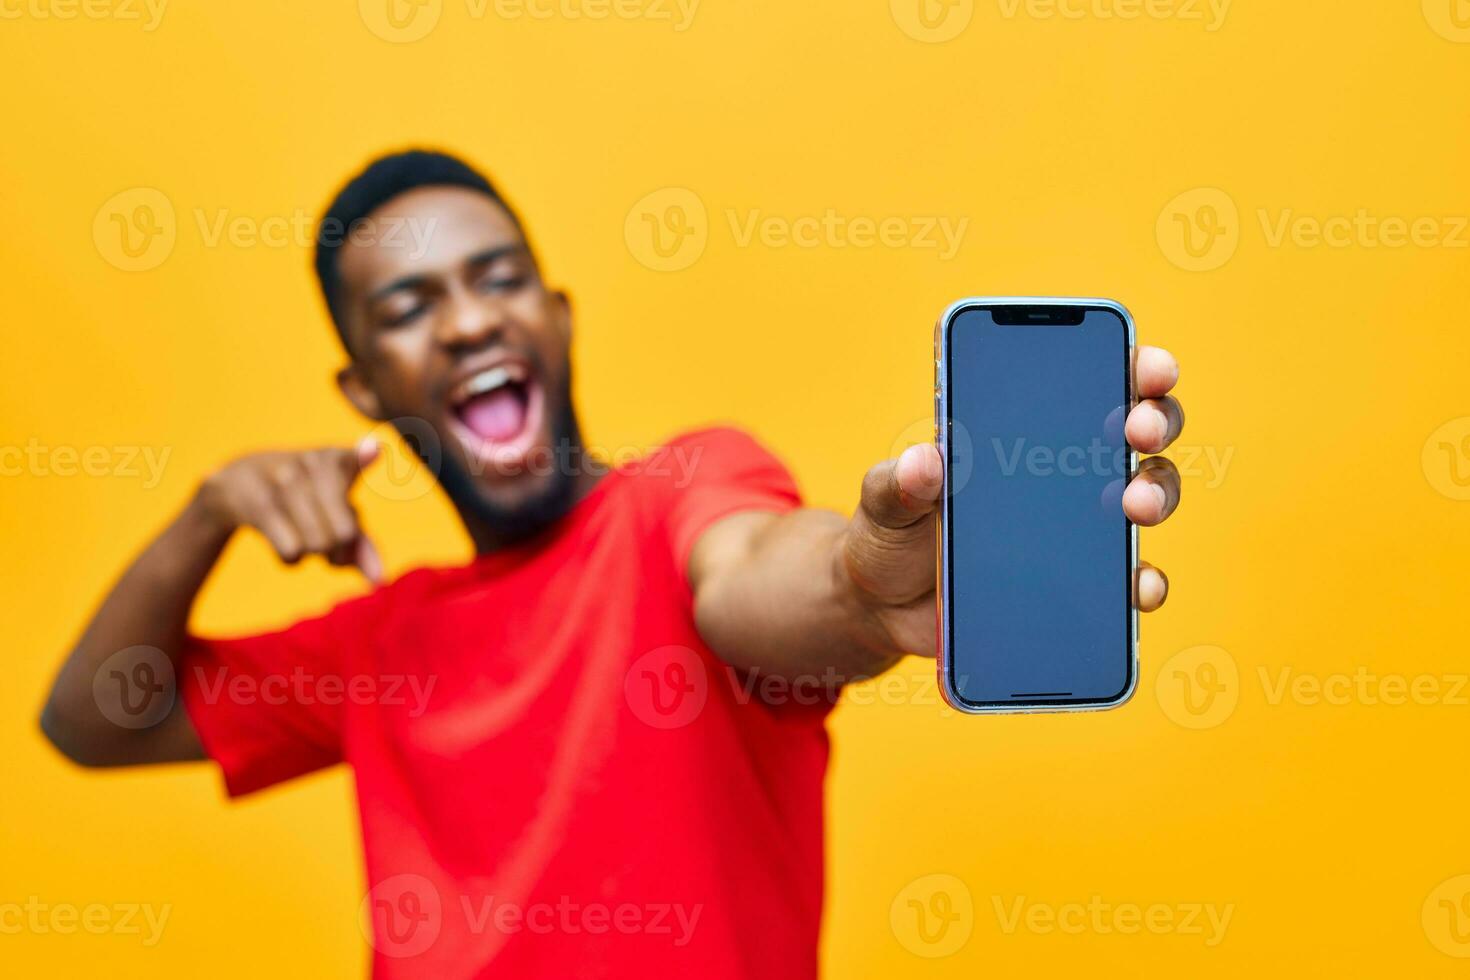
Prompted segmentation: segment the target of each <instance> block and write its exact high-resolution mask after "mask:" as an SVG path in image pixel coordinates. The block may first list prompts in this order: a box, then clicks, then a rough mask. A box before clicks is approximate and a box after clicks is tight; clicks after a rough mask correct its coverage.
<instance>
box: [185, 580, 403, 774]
mask: <svg viewBox="0 0 1470 980" xmlns="http://www.w3.org/2000/svg"><path fill="white" fill-rule="evenodd" d="M373 598H374V596H366V597H363V598H361V599H354V600H350V601H348V602H345V603H342V604H341V605H339V606H337V607H336V608H334V609H332V610H331V611H330V612H328V613H327V614H326V615H323V616H318V617H315V618H312V619H306V620H302V621H301V622H299V623H296V624H295V625H294V626H291V627H288V628H286V629H283V630H279V631H276V632H271V633H262V634H259V635H257V636H244V637H235V638H230V639H213V638H205V637H199V636H190V637H189V638H188V639H187V641H186V645H185V649H184V655H183V658H182V661H181V671H180V673H181V676H180V678H179V690H180V694H181V696H182V699H183V702H184V708H185V710H186V711H187V712H188V714H189V720H190V721H191V722H193V724H194V728H195V730H196V731H197V732H198V733H199V741H200V743H201V744H202V745H203V746H204V751H205V753H206V754H207V755H208V756H209V757H210V758H211V759H213V760H214V761H215V762H216V763H218V764H219V767H220V770H221V771H222V772H223V774H224V780H225V789H226V791H227V792H228V793H229V794H230V795H231V796H240V795H243V794H245V793H253V792H255V791H256V790H259V789H264V788H266V787H267V786H273V785H275V784H276V783H279V782H283V781H285V780H287V779H292V778H294V777H296V776H301V775H305V774H306V773H309V772H313V771H315V770H317V769H322V768H325V767H327V766H330V765H333V764H335V763H338V762H340V761H342V722H343V704H344V703H345V698H344V697H343V692H344V691H345V687H346V684H347V682H348V681H349V679H350V678H348V677H347V676H346V672H347V669H348V668H347V663H348V657H347V654H348V652H349V651H350V648H351V646H352V644H354V643H356V642H360V638H361V637H363V636H365V635H366V634H365V632H364V630H363V621H364V619H365V617H366V616H367V615H368V613H369V610H370V608H371V606H372V602H371V600H372V599H373Z"/></svg>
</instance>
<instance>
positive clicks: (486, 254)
mask: <svg viewBox="0 0 1470 980" xmlns="http://www.w3.org/2000/svg"><path fill="white" fill-rule="evenodd" d="M527 251H528V249H527V248H526V246H525V244H524V243H522V242H513V243H511V244H509V245H496V246H494V247H492V248H487V249H483V250H482V251H479V252H476V253H475V254H474V255H471V256H470V257H469V258H467V259H465V260H464V263H463V265H464V266H465V267H466V268H470V269H473V268H476V267H479V266H485V265H489V264H490V263H492V262H494V261H495V260H496V259H501V258H504V257H505V256H507V255H522V254H525V253H526V252H527ZM429 280H430V277H429V276H426V275H423V274H422V273H414V274H412V275H407V276H400V277H399V278H397V279H394V280H393V281H392V282H390V283H388V284H387V285H385V286H380V287H378V288H377V289H375V290H373V291H372V293H371V294H370V295H369V296H368V299H369V300H372V301H376V300H380V299H383V298H384V297H386V296H389V295H391V294H393V293H396V292H398V291H399V290H402V289H418V288H419V287H420V286H424V285H426V284H427V283H428V282H429Z"/></svg>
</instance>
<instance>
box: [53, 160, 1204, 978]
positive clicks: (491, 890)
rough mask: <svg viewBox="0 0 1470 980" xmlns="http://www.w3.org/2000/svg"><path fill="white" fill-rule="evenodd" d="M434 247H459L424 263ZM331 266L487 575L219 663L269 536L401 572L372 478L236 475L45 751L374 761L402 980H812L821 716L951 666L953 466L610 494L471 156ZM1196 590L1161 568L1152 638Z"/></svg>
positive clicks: (1159, 468)
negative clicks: (942, 618) (844, 494)
mask: <svg viewBox="0 0 1470 980" xmlns="http://www.w3.org/2000/svg"><path fill="white" fill-rule="evenodd" d="M405 227H415V228H419V229H432V233H431V234H430V235H428V236H427V238H426V239H425V240H424V241H421V242H419V244H420V245H421V246H422V247H418V248H413V249H409V248H406V247H403V245H404V242H405V241H407V239H408V237H409V236H405V235H401V234H395V233H394V232H395V229H399V230H401V229H403V228H405ZM344 230H350V232H351V233H349V234H343V231H344ZM316 269H317V273H318V275H319V278H320V280H321V286H322V290H323V293H324V295H325V298H326V301H327V306H328V309H329V311H330V313H331V316H332V319H333V321H334V322H335V324H336V326H337V329H338V330H339V332H340V334H341V338H342V341H343V344H344V346H345V348H346V351H347V354H348V363H347V365H346V367H344V368H342V370H341V372H340V373H339V375H338V381H339V384H340V386H341V389H342V391H343V393H344V394H345V395H346V397H347V398H348V399H349V400H350V401H351V402H352V404H353V405H354V406H356V408H357V409H358V410H359V411H360V412H362V414H363V415H365V416H367V417H368V418H370V419H375V420H392V421H393V422H394V424H395V425H396V426H397V427H398V428H399V430H400V431H401V432H403V433H404V435H405V436H406V437H408V438H409V441H410V442H411V443H412V445H413V446H414V448H415V450H416V451H417V452H418V453H419V454H420V455H421V457H422V458H423V459H424V460H425V461H426V462H429V463H431V464H432V465H433V468H434V470H435V472H436V473H437V476H438V478H439V481H440V483H441V484H442V486H443V488H444V490H445V492H446V493H447V494H448V496H449V498H450V500H451V501H452V502H453V504H454V506H455V508H456V510H457V511H458V513H459V517H460V519H461V521H462V522H463V524H464V527H465V531H466V532H467V533H468V535H469V537H470V539H471V540H472V541H473V543H474V547H475V552H476V557H475V559H474V560H473V561H471V562H470V563H469V564H468V565H465V566H464V567H459V568H445V569H420V570H417V571H414V572H412V573H410V574H408V575H405V576H403V577H402V578H400V579H398V580H397V581H395V582H393V583H391V584H388V585H384V586H381V587H377V588H375V589H374V590H373V591H371V592H370V593H368V594H367V595H364V596H362V597H360V598H357V599H353V600H351V601H348V602H346V603H343V604H342V605H339V606H338V607H336V608H335V609H333V610H331V611H330V612H328V613H327V614H326V615H325V616H322V617H320V618H317V619H311V620H306V621H304V622H301V623H297V624H296V625H294V626H292V627H290V628H289V629H286V630H284V631H281V632H278V633H270V634H266V635H262V636H253V637H244V638H239V639H205V638H201V637H198V636H194V635H192V634H191V633H190V632H189V631H188V628H187V626H188V618H189V610H190V607H191V605H192V604H193V601H194V598H195V595H196V594H197V592H198V591H199V588H200V586H201V585H202V583H203V582H204V580H205V578H206V577H207V576H208V574H209V572H210V569H211V568H212V567H213V566H214V564H215V562H216V561H217V560H218V559H219V556H220V554H221V552H222V551H223V549H224V547H225V545H226V543H227V542H228V541H229V540H230V538H231V537H232V536H233V535H234V533H235V532H236V531H238V530H239V529H241V528H244V527H250V528H253V529H254V530H256V531H258V532H259V533H261V534H263V535H264V536H265V537H266V538H267V539H268V540H269V541H270V543H271V544H272V545H273V546H274V548H275V550H276V551H277V552H278V553H279V555H280V557H281V558H282V560H283V561H285V562H287V563H295V562H298V561H300V560H301V559H302V558H303V557H304V556H307V555H321V556H324V557H325V558H326V559H327V560H328V561H330V562H332V563H334V564H338V565H345V564H355V565H357V566H358V567H359V568H360V569H361V570H362V571H363V572H364V573H365V574H366V576H367V577H368V578H369V579H371V580H373V581H374V582H375V583H376V581H377V579H378V577H379V574H380V565H379V562H378V559H377V555H376V553H375V551H374V550H373V548H372V545H371V544H370V543H369V541H368V539H367V538H366V537H365V536H364V535H363V533H362V529H361V528H360V527H359V525H358V522H357V516H356V514H355V512H354V510H353V507H352V503H351V500H350V497H349V493H350V490H351V487H352V485H353V482H354V480H355V479H356V477H357V476H358V474H359V473H360V472H361V470H362V469H363V467H365V466H367V465H369V464H370V463H371V462H372V459H373V456H374V454H375V452H376V449H375V447H373V446H371V445H365V446H362V447H359V448H357V449H351V448H326V449H317V450H310V451H305V452H296V451H287V452H270V453H262V454H257V455H252V456H247V457H245V458H243V459H239V460H236V461H234V462H232V463H230V464H229V465H227V466H225V467H223V468H222V469H220V470H219V471H218V472H216V473H214V474H213V475H211V476H209V477H208V478H207V479H205V480H204V481H203V483H202V484H201V486H200V487H199V490H198V493H197V494H196V495H195V496H194V498H193V499H192V500H191V501H190V503H189V504H188V505H187V506H186V507H185V508H184V510H183V512H182V513H181V514H179V515H178V517H177V518H176V519H175V521H174V522H173V524H172V525H170V526H169V527H168V528H167V529H166V530H165V531H164V532H163V533H162V534H161V535H160V536H159V537H158V538H157V539H156V540H155V541H154V542H153V543H152V544H151V545H150V546H149V547H148V548H147V549H146V550H145V551H144V552H143V553H142V555H141V556H140V557H139V558H138V559H137V560H136V561H135V562H134V564H133V565H132V567H131V568H129V569H128V570H127V571H126V572H125V573H124V575H123V576H122V578H121V579H120V580H119V581H118V583H117V585H116V586H115V587H114V589H113V591H112V592H111V594H110V595H109V596H108V597H107V598H106V600H105V601H104V602H103V604H102V607H101V608H100V610H99V611H98V612H97V614H96V616H95V618H94V619H93V621H92V623H91V624H90V625H89V626H88V628H87V629H86V631H85V632H84V634H83V635H82V637H81V639H80V640H79V641H78V643H77V646H76V648H75V650H73V651H72V653H71V655H70V657H69V658H68V659H67V661H66V662H65V663H64V664H63V666H62V668H61V670H60V673H59V675H58V677H57V680H56V683H55V687H54V689H53V690H52V692H51V697H50V700H49V703H48V704H47V705H46V708H45V711H44V713H43V717H42V727H43V729H44V730H45V732H46V734H47V735H48V737H50V739H51V740H52V741H53V742H54V743H55V744H56V746H57V747H58V748H59V749H60V750H61V751H62V752H64V753H65V754H66V755H68V756H69V757H71V758H72V759H74V760H76V761H77V762H79V763H82V764H84V765H89V766H118V765H138V764H146V763H159V762H169V761H175V760H190V759H203V758H206V757H209V758H213V759H214V760H215V761H216V762H217V763H218V764H219V766H220V767H221V769H222V770H223V773H224V779H225V783H226V786H227V789H228V791H229V793H230V794H231V795H239V794H243V793H249V792H252V791H254V790H258V789H261V788H263V787H266V786H270V785H273V784H275V783H278V782H281V781H283V780H286V779H290V778H292V777H294V776H298V775H301V774H303V773H306V772H310V771H313V770H316V769H319V768H321V767H324V766H328V765H331V764H334V763H337V762H346V763H348V764H350V765H351V766H352V767H353V773H354V777H355V780H356V788H357V797H358V800H359V806H360V808H361V818H362V828H363V841H364V848H365V854H366V864H367V876H368V882H369V886H370V892H369V895H368V899H367V905H368V907H369V911H370V913H371V918H372V922H373V928H374V933H373V946H374V950H375V955H374V971H375V974H377V975H379V976H383V977H398V976H413V977H423V976H435V977H439V978H445V980H447V978H452V977H468V976H477V975H481V974H486V975H503V976H633V975H637V976H670V975H674V974H675V973H676V972H677V973H678V974H680V975H688V976H699V977H706V978H717V977H760V978H762V980H776V978H782V977H811V976H813V975H814V974H815V972H816V951H817V934H818V926H819V920H820V911H821V901H822V779H823V773H824V770H825V765H826V759H827V742H826V735H825V731H824V729H823V721H824V717H825V714H826V711H827V709H828V708H829V707H830V704H831V701H832V698H833V697H834V696H835V693H836V691H837V689H838V688H839V687H840V685H841V684H842V682H844V681H845V680H849V679H852V678H859V677H868V676H871V675H874V674H877V673H879V672H881V671H883V670H885V669H887V668H888V667H890V666H891V665H892V664H894V663H895V662H896V661H897V660H898V658H899V657H900V656H902V655H903V654H904V653H916V654H920V655H924V656H933V654H934V646H935V598H934V587H935V576H934V569H935V554H934V549H935V535H934V512H935V502H936V499H937V497H938V496H939V493H940V486H941V461H940V459H939V456H938V453H937V452H936V451H935V449H934V447H932V446H919V447H914V448H912V449H909V450H908V451H906V452H905V453H904V454H903V455H902V456H900V457H899V458H898V459H897V460H890V461H888V462H885V463H880V464H878V465H877V466H875V467H873V469H872V470H870V471H869V472H868V474H867V476H866V478H865V479H864V481H863V486H862V498H861V505H860V507H859V509H858V512H857V513H856V514H855V515H854V516H853V517H852V518H851V519H850V520H847V519H844V518H842V517H840V516H839V515H837V514H833V513H829V512H825V511H820V510H812V509H804V508H802V507H801V506H800V501H799V499H798V496H797V491H796V488H795V486H794V484H793V482H792V479H791V477H790V476H789V474H788V473H787V472H786V470H785V469H784V468H783V467H782V466H781V464H780V463H778V462H777V461H776V460H775V459H774V458H772V457H771V456H770V455H769V454H767V453H766V452H765V451H764V450H763V449H762V448H761V447H760V446H758V445H757V444H756V443H755V442H754V441H753V440H751V439H750V438H749V437H747V436H745V435H743V434H741V433H739V432H737V431H733V430H728V429H716V430H705V431H699V432H693V433H689V434H686V435H683V436H680V437H678V438H676V439H674V440H672V441H671V442H669V443H668V445H666V446H664V447H663V448H661V449H659V450H658V451H656V452H654V453H652V454H650V456H649V457H648V458H646V459H644V460H642V461H640V462H638V463H636V464H632V465H629V466H625V467H622V468H620V469H616V470H613V471H611V472H606V471H605V470H604V469H603V468H601V467H599V466H596V465H594V464H592V463H590V462H589V461H588V460H587V459H586V457H585V455H584V454H583V453H582V452H581V441H580V440H581V436H580V430H579V428H578V424H577V417H576V413H575V411H574V410H573V406H572V402H571V397H570V391H571V384H570V362H569V356H568V355H569V348H570V343H571V331H572V323H571V321H572V317H571V308H570V305H569V303H568V300H567V297H566V295H565V294H564V293H562V292H559V291H556V290H554V289H552V288H549V287H548V286H547V285H546V284H545V283H544V282H543V281H542V278H541V275H540V271H539V269H538V267H537V264H536V261H535V258H534V256H533V255H532V253H531V250H530V247H529V245H528V244H527V240H526V237H525V236H524V234H523V233H522V229H521V225H520V222H519V221H518V219H517V218H516V216H515V215H514V214H513V213H512V211H511V210H510V208H509V207H508V206H507V204H506V203H505V202H504V201H503V200H502V199H501V198H500V196H499V195H498V194H497V193H496V191H495V190H494V189H493V188H492V187H491V185H490V184H489V183H488V182H487V181H486V180H485V178H483V177H482V176H480V175H479V174H478V173H477V172H475V171H474V170H472V169H471V168H470V167H468V166H466V165H465V164H463V163H461V162H460V161H458V160H455V159H453V158H451V157H447V156H443V155H440V154H434V153H425V152H410V153H404V154H400V155H396V156H390V157H386V158H383V159H381V160H378V161H376V162H375V163H373V164H372V165H371V166H369V167H368V168H367V169H366V170H365V171H364V172H363V173H362V174H360V175H359V176H358V177H356V178H355V179H354V180H353V181H352V182H351V183H349V184H348V185H347V187H346V188H345V189H344V190H343V191H342V192H341V194H340V195H339V196H338V197H337V199H336V200H335V201H334V202H333V203H332V205H331V206H330V208H329V211H328V214H327V215H326V217H325V219H324V220H323V223H322V229H321V234H320V237H319V242H318V249H317V257H316ZM1177 374H1178V372H1177V368H1176V366H1175V364H1174V361H1173V359H1172V358H1171V357H1170V356H1169V355H1168V354H1166V353H1165V352H1163V351H1161V350H1158V349H1154V348H1143V349H1142V350H1140V352H1139V355H1138V358H1137V365H1136V381H1137V386H1138V390H1139V392H1140V396H1141V397H1142V398H1143V400H1142V401H1141V402H1140V403H1139V405H1138V406H1137V407H1136V408H1135V409H1134V410H1133V412H1132V414H1131V415H1130V416H1129V418H1128V424H1127V429H1126V431H1127V434H1128V438H1129V440H1130V442H1131V443H1132V444H1133V445H1134V446H1135V447H1136V448H1137V449H1139V450H1140V451H1143V452H1150V453H1152V452H1158V451H1160V450H1162V449H1163V448H1164V447H1165V446H1167V445H1168V444H1169V443H1170V442H1171V441H1172V440H1173V439H1174V438H1175V437H1176V436H1177V434H1178V432H1179V429H1180V426H1181V425H1182V415H1181V412H1180V409H1179V406H1178V404H1177V402H1175V401H1174V400H1173V399H1172V398H1170V397H1168V391H1169V389H1170V388H1171V387H1172V386H1173V384H1174V382H1175V380H1176V378H1177ZM1178 499H1179V479H1178V474H1177V471H1176V470H1175V469H1174V468H1173V467H1172V465H1171V464H1169V463H1168V462H1167V461H1166V460H1162V459H1155V460H1151V461H1150V462H1149V464H1148V465H1146V466H1145V467H1144V468H1143V469H1142V471H1141V472H1140V474H1139V475H1138V477H1137V478H1136V479H1135V480H1134V481H1133V483H1132V484H1131V485H1130V486H1129V487H1128V488H1127V491H1126V492H1125V494H1124V498H1123V503H1124V508H1125V510H1126V511H1127V513H1128V515H1129V516H1130V517H1131V518H1132V519H1133V520H1134V521H1136V522H1137V523H1139V524H1143V525H1153V524H1157V523H1159V522H1160V521H1162V520H1164V519H1165V518H1166V517H1168V516H1169V514H1170V513H1171V512H1172V511H1173V510H1174V508H1175V506H1176V505H1177V502H1178ZM1166 588H1167V586H1166V582H1165V579H1164V578H1163V576H1162V574H1160V573H1159V572H1158V571H1157V570H1155V569H1152V568H1150V567H1147V566H1145V567H1144V569H1143V571H1142V572H1141V573H1140V576H1139V580H1138V582H1137V583H1136V587H1135V591H1136V594H1137V601H1138V603H1139V605H1140V607H1141V608H1143V609H1153V608H1156V607H1157V606H1158V605H1160V604H1161V603H1162V602H1163V600H1164V596H1165V592H1166ZM145 668H146V669H145ZM175 683H176V689H175V686H174V684H175ZM175 691H176V692H177V697H175ZM240 691H250V692H256V693H257V694H258V696H251V697H245V696H240V695H239V694H238V693H237V692H240ZM329 692H335V696H329ZM155 694H156V695H158V696H157V697H154V695H155ZM140 696H141V697H143V698H145V699H146V700H145V701H144V702H143V703H142V706H141V707H140V702H139V698H140ZM152 704H156V705H161V707H160V708H158V709H157V710H153V709H152V708H151V707H150V705H152Z"/></svg>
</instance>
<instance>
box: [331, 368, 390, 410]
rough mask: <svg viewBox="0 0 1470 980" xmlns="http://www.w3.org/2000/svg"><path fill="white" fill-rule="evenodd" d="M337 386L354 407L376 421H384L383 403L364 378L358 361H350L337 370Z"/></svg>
mask: <svg viewBox="0 0 1470 980" xmlns="http://www.w3.org/2000/svg"><path fill="white" fill-rule="evenodd" d="M337 387H338V388H340V389H341V391H342V394H344V395H346V396H347V400H348V401H350V402H351V403H352V407H353V408H355V409H357V410H358V411H359V412H361V413H362V414H363V415H366V416H367V417H368V418H370V419H372V420H373V421H374V422H381V421H383V404H382V402H380V401H378V393H377V392H375V391H373V389H372V388H371V387H369V386H368V383H367V381H366V380H364V378H363V376H362V372H361V371H360V370H359V369H358V367H357V362H356V361H350V362H349V363H348V364H347V366H346V367H344V368H342V369H341V370H340V371H338V372H337Z"/></svg>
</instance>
